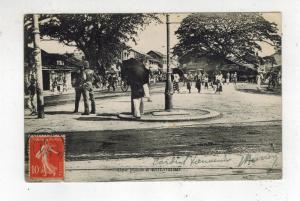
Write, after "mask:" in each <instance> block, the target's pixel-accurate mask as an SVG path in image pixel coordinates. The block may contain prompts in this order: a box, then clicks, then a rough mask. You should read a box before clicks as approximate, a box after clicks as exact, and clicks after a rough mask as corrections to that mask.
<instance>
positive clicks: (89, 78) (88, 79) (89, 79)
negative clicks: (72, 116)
mask: <svg viewBox="0 0 300 201" xmlns="http://www.w3.org/2000/svg"><path fill="white" fill-rule="evenodd" d="M95 77H96V76H95V72H94V70H92V69H90V65H89V62H88V61H84V70H83V72H82V82H83V84H82V90H83V101H84V113H82V115H89V114H90V113H91V114H96V104H95V98H94V89H93V84H92V83H93V82H94V79H95ZM88 96H89V98H90V101H91V112H90V111H89V104H88Z"/></svg>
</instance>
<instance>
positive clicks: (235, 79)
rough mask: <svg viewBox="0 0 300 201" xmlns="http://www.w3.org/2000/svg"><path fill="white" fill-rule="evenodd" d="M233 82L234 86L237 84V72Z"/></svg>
mask: <svg viewBox="0 0 300 201" xmlns="http://www.w3.org/2000/svg"><path fill="white" fill-rule="evenodd" d="M233 82H234V84H236V83H237V72H234V74H233Z"/></svg>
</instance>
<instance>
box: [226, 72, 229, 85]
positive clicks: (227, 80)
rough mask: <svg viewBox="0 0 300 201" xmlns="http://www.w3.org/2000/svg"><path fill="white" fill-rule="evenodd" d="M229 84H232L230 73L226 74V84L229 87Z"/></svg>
mask: <svg viewBox="0 0 300 201" xmlns="http://www.w3.org/2000/svg"><path fill="white" fill-rule="evenodd" d="M229 82H230V73H229V72H228V73H227V74H226V83H227V85H229Z"/></svg>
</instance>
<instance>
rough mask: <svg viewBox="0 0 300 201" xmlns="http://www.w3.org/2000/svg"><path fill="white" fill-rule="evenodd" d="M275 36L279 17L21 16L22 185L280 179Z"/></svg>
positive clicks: (239, 14)
mask: <svg viewBox="0 0 300 201" xmlns="http://www.w3.org/2000/svg"><path fill="white" fill-rule="evenodd" d="M281 37H282V16H281V13H280V12H213V13H208V12H198V13H78V14H76V13H75V14H71V13H68V14H47V13H45V14H43V13H39V14H37V13H34V14H26V15H24V123H25V127H24V130H25V136H24V139H25V164H24V165H25V173H24V174H25V178H26V180H27V181H28V182H36V181H38V182H41V181H42V182H44V181H46V182H47V181H49V180H50V181H53V180H54V181H56V180H58V181H65V182H91V181H93V182H94V181H175V180H181V181H187V180H188V181H202V180H209V181H214V180H277V179H281V178H282V76H281V75H282V68H285V67H283V66H282V45H281V41H282V40H281ZM55 136H56V137H55ZM60 137H61V138H60ZM61 140H63V142H62V141H61ZM61 143H63V144H64V145H60V144H61ZM56 165H57V167H56ZM58 166H59V167H58Z"/></svg>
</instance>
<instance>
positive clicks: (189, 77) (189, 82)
mask: <svg viewBox="0 0 300 201" xmlns="http://www.w3.org/2000/svg"><path fill="white" fill-rule="evenodd" d="M192 81H193V75H192V74H191V73H188V75H187V77H186V88H187V90H188V91H189V93H191V88H192Z"/></svg>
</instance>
